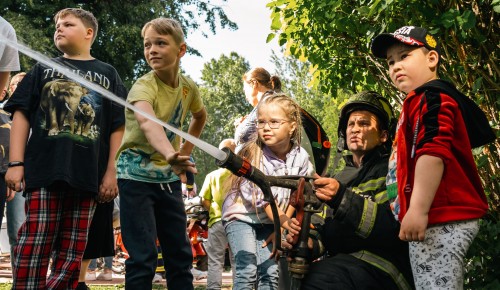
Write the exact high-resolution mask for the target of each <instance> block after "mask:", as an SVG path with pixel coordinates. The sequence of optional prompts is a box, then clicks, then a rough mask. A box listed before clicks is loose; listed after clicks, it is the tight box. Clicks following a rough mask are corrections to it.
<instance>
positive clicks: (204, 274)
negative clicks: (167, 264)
mask: <svg viewBox="0 0 500 290" xmlns="http://www.w3.org/2000/svg"><path fill="white" fill-rule="evenodd" d="M191 273H192V274H193V278H194V279H195V280H201V279H206V278H207V276H208V275H207V272H206V271H200V270H198V269H195V268H192V269H191Z"/></svg>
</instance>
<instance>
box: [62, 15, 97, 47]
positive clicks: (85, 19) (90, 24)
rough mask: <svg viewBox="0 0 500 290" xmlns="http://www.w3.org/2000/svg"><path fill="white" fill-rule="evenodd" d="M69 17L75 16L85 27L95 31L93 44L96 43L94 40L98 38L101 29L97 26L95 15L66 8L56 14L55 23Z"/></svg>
mask: <svg viewBox="0 0 500 290" xmlns="http://www.w3.org/2000/svg"><path fill="white" fill-rule="evenodd" d="M68 15H73V16H75V17H76V18H78V19H80V20H81V21H82V23H83V25H85V27H87V28H92V30H93V31H94V36H93V37H92V43H94V40H95V38H96V37H97V30H98V29H99V25H98V24H97V19H96V18H95V17H94V14H92V13H91V12H89V11H87V10H83V9H81V8H64V9H62V10H59V12H57V13H56V15H55V16H54V22H55V23H57V20H59V18H64V17H66V16H68Z"/></svg>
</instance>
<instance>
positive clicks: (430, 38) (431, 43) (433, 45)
mask: <svg viewBox="0 0 500 290" xmlns="http://www.w3.org/2000/svg"><path fill="white" fill-rule="evenodd" d="M425 42H427V45H429V46H430V47H431V48H436V45H437V41H436V39H435V38H434V36H432V35H430V34H427V35H426V36H425Z"/></svg>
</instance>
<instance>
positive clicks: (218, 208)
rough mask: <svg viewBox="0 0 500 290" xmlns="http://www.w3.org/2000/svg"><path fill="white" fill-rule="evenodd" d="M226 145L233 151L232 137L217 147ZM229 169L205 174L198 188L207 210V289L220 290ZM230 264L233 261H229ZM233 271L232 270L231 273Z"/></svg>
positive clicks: (224, 250)
mask: <svg viewBox="0 0 500 290" xmlns="http://www.w3.org/2000/svg"><path fill="white" fill-rule="evenodd" d="M224 147H228V148H229V149H231V151H233V152H234V150H235V149H236V143H235V142H234V139H225V140H222V142H221V143H220V144H219V149H222V148H224ZM231 174H232V173H231V171H229V170H227V169H224V168H219V169H217V170H214V171H212V172H210V173H208V174H207V176H206V177H205V181H204V182H203V186H202V187H201V190H200V194H199V195H200V197H202V198H203V201H202V204H203V207H204V208H205V209H206V210H208V211H209V217H210V218H209V221H208V241H207V243H206V247H205V248H206V250H207V255H208V277H207V289H211V290H215V289H218V290H220V289H221V287H222V272H223V271H224V261H225V254H226V248H227V245H228V243H227V237H226V232H225V231H224V226H223V225H222V202H223V201H224V197H225V195H226V193H227V192H228V191H229V190H228V189H229V188H227V187H225V186H224V185H225V184H227V183H226V180H227V179H228V178H229V177H230V176H231ZM231 265H234V262H233V261H231ZM234 274H235V271H233V275H234Z"/></svg>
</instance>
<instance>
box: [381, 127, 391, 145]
mask: <svg viewBox="0 0 500 290" xmlns="http://www.w3.org/2000/svg"><path fill="white" fill-rule="evenodd" d="M387 139H389V132H388V131H387V130H384V131H382V133H380V142H381V143H385V142H386V141H387Z"/></svg>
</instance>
